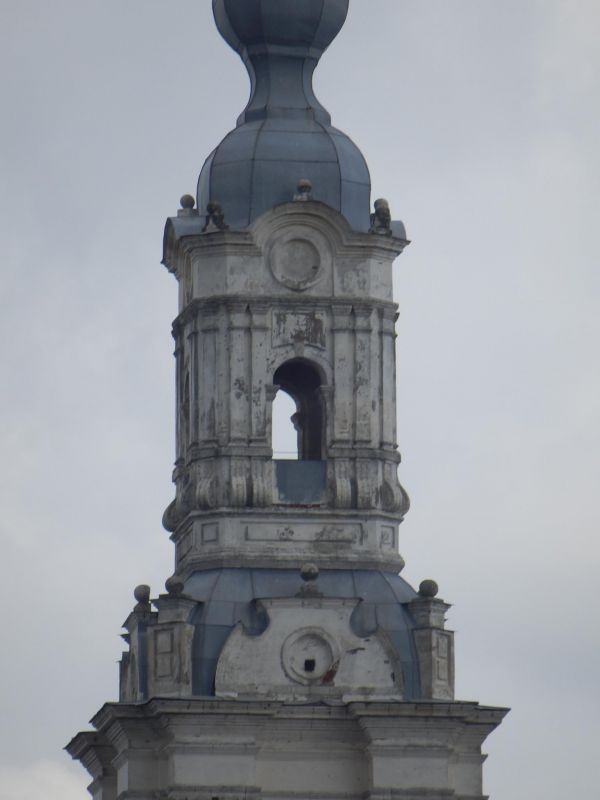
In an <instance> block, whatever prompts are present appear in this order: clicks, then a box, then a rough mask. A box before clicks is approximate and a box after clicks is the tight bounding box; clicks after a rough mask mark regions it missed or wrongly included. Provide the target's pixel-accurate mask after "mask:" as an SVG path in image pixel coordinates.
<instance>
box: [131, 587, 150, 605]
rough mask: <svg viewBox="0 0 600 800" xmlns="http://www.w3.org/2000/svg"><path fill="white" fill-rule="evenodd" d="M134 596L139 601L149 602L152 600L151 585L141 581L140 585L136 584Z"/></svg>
mask: <svg viewBox="0 0 600 800" xmlns="http://www.w3.org/2000/svg"><path fill="white" fill-rule="evenodd" d="M133 596H134V597H135V599H136V600H137V601H138V603H144V604H145V603H149V602H150V587H149V586H148V585H147V584H145V583H141V584H140V585H139V586H136V587H135V589H134V590H133Z"/></svg>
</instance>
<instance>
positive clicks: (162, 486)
mask: <svg viewBox="0 0 600 800" xmlns="http://www.w3.org/2000/svg"><path fill="white" fill-rule="evenodd" d="M350 5H351V10H350V14H349V18H348V22H347V24H346V27H345V28H344V30H343V32H342V33H341V34H340V37H339V38H338V40H337V41H336V43H335V44H334V45H333V46H332V48H331V50H330V51H329V52H328V53H327V54H326V56H325V57H324V58H323V61H322V64H321V66H320V68H319V71H318V73H317V76H316V87H317V93H318V95H319V97H320V98H321V100H322V101H323V103H324V104H325V105H326V106H327V107H328V108H329V109H330V111H331V112H332V114H333V117H334V123H335V124H336V125H337V126H338V127H340V128H342V129H343V130H345V131H346V132H347V133H349V134H350V135H351V136H352V137H353V138H354V140H355V141H356V142H357V144H358V145H359V146H360V147H361V149H362V150H363V153H364V154H365V156H366V158H367V161H368V163H369V165H370V168H371V175H372V180H373V191H374V195H375V196H385V197H387V198H388V199H389V201H390V204H391V207H392V211H393V213H394V216H395V217H399V218H402V219H403V220H404V221H405V223H406V227H407V229H408V233H409V237H410V238H411V239H412V242H413V243H412V245H411V246H410V248H408V249H407V251H406V252H405V254H404V255H403V256H402V257H401V258H400V259H399V261H398V262H397V268H396V291H397V299H398V302H399V303H400V306H401V318H400V321H399V339H398V358H399V423H400V428H399V430H400V445H401V449H402V453H403V459H404V461H403V465H402V470H401V479H402V482H403V484H404V485H405V486H406V488H407V490H408V491H409V493H410V495H411V498H412V502H413V507H412V510H411V512H410V514H409V516H408V517H407V519H406V521H405V523H404V524H403V526H402V530H401V534H402V535H401V549H402V552H403V554H404V556H405V558H406V561H407V567H406V570H405V576H406V577H407V578H408V579H409V580H410V581H411V582H413V583H416V584H418V583H419V581H420V580H421V579H423V578H424V577H433V578H435V579H436V580H437V581H438V582H439V584H440V587H441V594H442V596H443V597H444V598H445V599H446V600H448V601H449V602H452V603H453V604H454V607H453V609H452V611H451V614H450V626H451V627H452V628H454V629H455V630H456V631H457V691H458V695H459V697H460V698H461V699H477V700H479V701H481V702H483V703H485V704H490V705H492V704H496V705H509V706H511V707H512V709H513V710H512V712H511V714H510V715H509V717H507V719H506V720H505V722H504V723H503V725H502V726H501V728H500V729H499V730H498V731H497V732H496V733H494V734H493V735H492V736H491V737H490V739H489V740H488V742H487V747H486V749H487V751H488V752H489V753H490V758H489V760H488V762H487V764H486V767H485V775H486V789H487V791H488V792H489V793H490V794H491V795H492V796H493V797H494V798H496V799H497V800H502V799H506V800H532V798H544V800H564V798H565V797H583V796H591V792H592V788H591V787H592V786H597V774H596V773H597V768H596V761H597V749H598V743H599V735H598V730H597V722H596V719H597V713H598V707H599V705H598V703H599V701H600V698H599V693H598V674H599V673H600V663H599V662H600V659H599V650H600V648H599V641H598V640H599V636H598V613H599V611H600V609H599V608H598V597H599V594H600V593H599V592H598V590H597V589H596V587H595V579H596V577H597V575H598V569H599V566H600V565H599V563H598V562H599V552H600V546H599V544H598V536H599V534H600V524H599V522H600V521H599V512H598V507H599V501H598V496H599V488H598V476H599V467H600V463H599V462H600V455H599V454H600V426H599V422H598V407H599V404H600V375H599V369H598V364H599V354H598V349H599V348H598V344H599V342H600V315H599V309H598V301H599V294H600V291H599V290H600V263H599V262H600V258H599V256H598V231H599V229H600V222H599V219H600V215H599V210H600V209H599V203H598V197H599V191H600V147H599V146H598V142H599V141H600V111H599V108H600V103H599V101H598V98H599V97H600V48H599V47H598V41H599V37H600V4H599V3H598V2H597V0H419V2H417V1H416V0H374V1H373V2H371V1H370V0H352V2H351V4H350ZM0 13H1V16H2V26H1V30H0V74H1V76H2V77H1V79H0V80H1V92H2V94H1V100H2V111H3V113H2V124H1V125H0V159H1V162H2V163H1V171H0V174H1V175H2V183H3V191H2V193H1V195H0V206H1V207H0V236H1V241H2V253H3V269H2V274H3V280H2V282H1V284H0V291H1V293H2V294H1V297H2V314H1V315H0V326H1V331H0V363H1V365H2V392H1V393H0V437H1V439H0V441H1V447H2V456H3V457H2V460H1V463H0V493H1V503H2V515H1V518H0V534H1V539H2V541H1V550H0V553H1V557H0V570H1V581H0V588H1V593H2V607H3V608H4V620H5V622H4V634H3V636H2V640H3V654H2V659H1V662H0V663H1V666H0V672H1V675H0V677H1V680H0V687H1V688H0V692H1V697H0V721H1V724H0V800H25V799H27V800H30V798H32V797H44V800H78V798H84V797H85V796H86V793H85V788H84V787H85V786H86V785H87V782H88V781H87V780H86V775H85V773H84V772H83V770H82V769H81V768H80V767H79V766H78V765H71V763H70V761H69V759H68V758H67V756H66V755H64V754H63V753H62V752H61V748H62V746H63V745H64V744H66V742H67V741H68V740H69V739H70V738H71V736H72V735H73V734H74V733H76V732H77V731H79V730H81V729H82V728H85V727H86V725H87V720H88V719H89V718H90V717H91V715H92V714H93V713H94V712H95V711H96V710H97V709H98V708H99V707H100V705H101V704H102V703H103V702H104V701H106V700H109V699H114V698H115V697H116V693H117V665H116V661H117V659H118V658H119V656H120V652H121V646H122V642H121V640H120V639H119V638H118V636H119V633H120V625H121V622H122V621H123V620H124V619H125V617H126V616H127V614H128V612H129V610H130V608H131V605H132V602H133V600H132V596H131V592H132V590H133V587H134V586H135V585H136V584H138V583H141V582H148V583H150V584H151V585H152V587H153V590H154V592H156V593H158V592H159V591H161V590H162V585H163V582H164V579H165V577H166V576H168V575H169V574H170V573H171V571H172V559H173V554H172V547H171V544H170V543H169V540H168V536H167V534H166V533H165V532H164V531H163V530H162V529H161V524H160V520H161V515H162V511H163V509H164V507H165V506H166V505H167V504H168V502H169V501H170V499H171V498H172V488H171V484H170V471H171V463H172V460H173V439H174V435H173V431H174V401H173V363H172V356H171V351H172V342H171V337H170V323H171V320H172V318H173V317H174V316H175V313H176V291H175V282H174V279H173V278H172V276H170V275H169V274H168V273H167V272H166V270H164V268H163V267H161V266H160V264H159V261H160V257H161V239H162V228H163V224H164V220H165V218H166V217H167V216H168V215H170V214H173V213H174V211H175V209H176V208H177V205H178V199H179V197H180V195H181V194H183V193H184V192H188V191H193V190H194V187H195V183H196V179H197V175H198V173H199V171H200V168H201V166H202V162H203V160H204V158H205V157H206V155H207V154H208V153H209V152H210V150H211V149H212V148H213V147H214V145H215V144H216V143H217V142H218V141H219V140H220V139H221V138H222V136H223V135H224V134H225V133H226V132H227V131H228V130H229V128H230V127H232V125H233V123H234V120H235V118H236V116H237V114H238V113H239V111H240V110H241V108H242V107H243V106H244V104H245V101H246V98H247V89H248V84H247V78H246V74H245V70H244V69H243V68H242V66H241V64H240V63H239V61H238V59H237V57H236V56H235V54H234V53H233V52H232V51H230V50H229V48H228V47H227V46H226V45H225V44H224V43H223V42H222V40H221V39H220V38H219V36H218V34H217V32H216V30H215V28H214V25H213V23H212V16H211V11H210V2H209V0H178V2H177V3H168V2H166V0H52V2H48V0H0Z"/></svg>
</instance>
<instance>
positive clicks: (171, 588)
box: [165, 575, 184, 597]
mask: <svg viewBox="0 0 600 800" xmlns="http://www.w3.org/2000/svg"><path fill="white" fill-rule="evenodd" d="M183 587H184V583H183V581H182V580H181V578H180V577H179V575H171V577H170V578H167V580H166V581H165V589H166V590H167V592H168V593H169V594H170V595H172V596H174V597H179V596H180V595H182V594H183Z"/></svg>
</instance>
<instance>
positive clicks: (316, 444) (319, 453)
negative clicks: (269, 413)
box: [273, 358, 325, 461]
mask: <svg viewBox="0 0 600 800" xmlns="http://www.w3.org/2000/svg"><path fill="white" fill-rule="evenodd" d="M273 383H274V384H275V386H278V387H279V389H281V390H282V391H284V392H285V393H286V394H288V395H289V396H290V397H291V398H292V400H293V401H294V403H295V406H296V413H295V414H294V415H293V416H292V418H291V419H292V423H293V425H294V428H295V429H296V435H297V441H298V460H299V461H322V460H323V459H324V458H325V447H324V432H325V406H324V402H323V394H322V391H321V387H322V385H323V381H322V377H321V372H320V370H319V369H318V367H317V366H316V365H315V364H313V363H312V362H310V361H308V360H306V359H303V358H293V359H291V360H290V361H286V362H285V363H283V364H282V365H281V366H280V367H279V368H278V369H277V370H276V371H275V374H274V376H273Z"/></svg>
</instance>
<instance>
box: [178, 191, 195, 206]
mask: <svg viewBox="0 0 600 800" xmlns="http://www.w3.org/2000/svg"><path fill="white" fill-rule="evenodd" d="M179 202H180V203H181V207H182V208H193V207H194V206H195V205H196V198H195V197H192V195H191V194H184V195H183V197H182V198H181V200H180V201H179Z"/></svg>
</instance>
